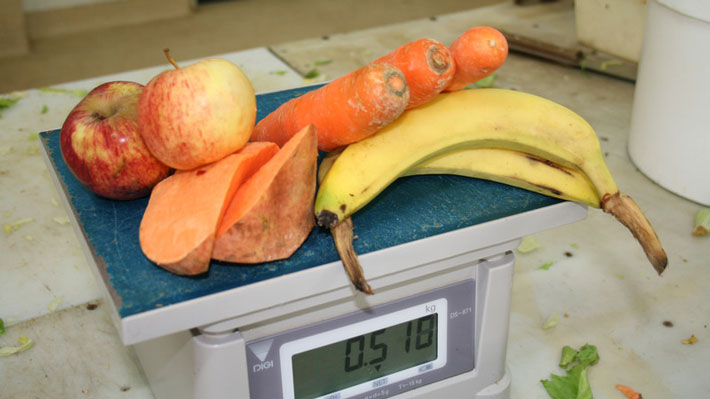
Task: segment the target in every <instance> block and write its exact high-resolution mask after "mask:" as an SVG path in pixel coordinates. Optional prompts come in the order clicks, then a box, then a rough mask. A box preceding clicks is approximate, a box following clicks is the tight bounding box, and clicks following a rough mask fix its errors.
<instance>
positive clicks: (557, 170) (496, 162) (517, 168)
mask: <svg viewBox="0 0 710 399" xmlns="http://www.w3.org/2000/svg"><path fill="white" fill-rule="evenodd" d="M340 153H341V152H339V151H336V152H331V153H329V154H328V155H327V156H326V157H325V158H324V159H323V160H322V161H321V164H320V167H319V168H318V181H319V182H321V181H322V180H323V178H324V177H325V175H326V174H327V172H328V169H329V168H330V167H331V166H332V165H333V162H335V160H336V159H337V157H338V156H339V155H340ZM405 174H406V175H408V176H414V175H426V174H455V175H460V176H467V177H474V178H479V179H486V180H491V181H496V182H499V183H504V184H508V185H511V186H515V187H520V188H523V189H526V190H530V191H535V192H538V193H540V194H544V195H548V196H552V197H557V198H561V199H564V200H568V201H574V202H580V203H583V204H587V205H589V206H593V207H596V208H598V207H599V206H600V201H599V196H598V195H597V192H596V191H595V190H594V187H592V185H591V183H590V182H589V180H587V177H586V176H585V175H584V173H582V172H580V171H579V170H577V169H572V168H567V167H565V166H561V165H557V164H555V163H553V162H550V161H547V160H544V159H541V158H538V157H536V156H534V155H530V154H526V153H523V152H519V151H513V150H505V149H498V148H466V149H462V150H457V151H453V152H450V153H444V154H441V155H439V156H438V157H435V158H432V159H430V160H427V161H424V162H422V163H420V164H418V165H415V166H413V167H412V168H411V169H409V170H408V171H407V172H406V173H405ZM330 231H331V233H332V235H333V241H334V242H335V248H336V249H337V251H338V255H339V256H340V259H341V260H342V262H343V267H344V268H345V271H346V273H347V274H348V277H350V281H352V283H353V286H354V287H355V288H356V289H357V290H358V291H361V292H363V293H365V294H369V295H372V294H374V291H373V290H372V288H371V287H370V284H369V283H368V282H367V279H366V278H365V273H364V271H363V270H362V266H361V265H360V262H359V260H358V258H357V253H356V252H355V248H354V247H353V222H352V219H351V218H350V217H346V218H345V219H344V220H343V221H341V222H340V223H338V224H337V225H335V226H333V227H331V228H330Z"/></svg>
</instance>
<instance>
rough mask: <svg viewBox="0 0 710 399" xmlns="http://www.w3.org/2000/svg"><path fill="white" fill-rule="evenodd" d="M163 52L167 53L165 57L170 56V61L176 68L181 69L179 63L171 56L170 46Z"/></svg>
mask: <svg viewBox="0 0 710 399" xmlns="http://www.w3.org/2000/svg"><path fill="white" fill-rule="evenodd" d="M163 52H164V53H165V57H167V58H168V61H170V63H171V64H173V66H174V67H175V69H180V67H179V66H178V64H177V63H176V62H175V60H174V59H173V57H171V56H170V49H169V48H165V49H163Z"/></svg>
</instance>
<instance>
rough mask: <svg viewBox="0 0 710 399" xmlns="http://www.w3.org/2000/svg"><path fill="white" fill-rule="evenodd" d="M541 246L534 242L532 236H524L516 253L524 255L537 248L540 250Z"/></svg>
mask: <svg viewBox="0 0 710 399" xmlns="http://www.w3.org/2000/svg"><path fill="white" fill-rule="evenodd" d="M541 246H542V245H540V243H539V242H538V241H537V240H535V238H534V237H533V236H525V237H523V239H522V240H521V241H520V245H518V248H517V250H518V252H520V253H521V254H526V253H528V252H532V251H534V250H536V249H538V248H540V247H541Z"/></svg>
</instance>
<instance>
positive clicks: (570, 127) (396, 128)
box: [315, 89, 668, 274]
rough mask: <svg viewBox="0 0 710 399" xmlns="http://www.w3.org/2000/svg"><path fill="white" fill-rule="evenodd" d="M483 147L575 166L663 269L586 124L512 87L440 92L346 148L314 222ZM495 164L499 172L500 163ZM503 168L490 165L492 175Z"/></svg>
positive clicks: (331, 221)
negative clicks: (416, 170)
mask: <svg viewBox="0 0 710 399" xmlns="http://www.w3.org/2000/svg"><path fill="white" fill-rule="evenodd" d="M481 148H494V149H505V150H514V151H518V152H522V153H525V154H530V155H534V156H536V157H538V158H541V159H544V160H548V161H551V162H552V163H554V164H558V165H561V166H563V167H565V168H569V169H572V170H579V171H580V172H581V173H582V174H584V176H585V177H586V179H587V181H588V182H589V184H591V186H592V187H594V190H595V192H596V195H597V198H599V202H598V205H593V206H598V207H600V208H601V209H602V210H604V211H605V212H607V213H610V214H612V215H614V216H615V217H616V218H617V219H618V220H619V221H620V222H621V223H622V224H624V225H625V226H626V227H627V228H629V229H630V230H631V232H632V234H633V235H634V237H635V238H636V239H637V240H638V241H639V242H640V244H641V246H642V247H643V249H644V251H645V252H646V256H647V257H648V259H649V261H650V262H651V264H652V265H653V267H654V268H655V269H656V271H657V272H658V273H659V274H660V273H662V272H663V270H664V269H665V267H666V265H667V263H668V260H667V256H666V254H665V251H664V250H663V248H662V247H661V245H660V241H659V239H658V236H657V235H656V233H655V232H654V230H653V228H652V227H651V224H650V223H649V222H648V220H647V219H646V217H645V216H644V215H643V212H641V210H640V209H639V207H638V205H636V203H635V202H634V201H633V200H632V199H631V198H630V197H628V196H626V195H624V194H621V193H620V192H619V188H618V186H617V184H616V182H615V181H614V178H613V177H612V175H611V173H610V172H609V170H608V168H607V166H606V162H605V161H604V157H603V156H602V154H601V150H600V146H599V141H598V138H597V136H596V133H595V132H594V130H593V129H592V127H591V126H590V125H589V124H588V123H587V122H586V121H585V120H584V119H583V118H582V117H581V116H579V115H578V114H576V113H575V112H573V111H571V110H569V109H567V108H565V107H563V106H562V105H559V104H557V103H555V102H552V101H549V100H546V99H544V98H542V97H538V96H535V95H532V94H527V93H523V92H520V91H513V90H504V89H475V90H464V91H459V92H453V93H445V94H440V95H439V96H437V98H435V99H434V100H432V101H431V102H429V103H428V104H426V105H424V106H421V107H418V108H415V109H412V110H409V111H406V112H405V113H404V114H402V116H400V118H399V119H397V120H396V121H395V122H393V123H392V124H390V125H388V126H386V127H385V128H384V129H382V130H381V131H379V132H378V133H376V134H374V135H372V136H370V137H368V138H366V139H364V140H362V141H359V142H357V143H354V144H351V145H349V146H347V147H346V148H345V149H344V150H343V151H342V153H341V154H339V156H338V158H337V160H336V161H335V162H333V163H332V165H331V167H330V170H329V171H328V173H326V174H325V176H324V177H323V181H322V183H321V186H320V188H319V191H318V194H317V196H316V201H315V213H316V217H317V220H318V224H319V225H321V226H325V227H333V226H335V225H337V224H338V223H339V222H340V221H342V220H344V219H345V218H346V217H348V216H349V215H351V214H352V213H354V212H356V211H357V210H358V209H360V208H361V207H363V206H364V205H365V204H367V203H368V202H369V201H371V200H372V199H373V198H375V197H376V196H377V195H378V194H379V193H380V192H381V191H382V190H383V189H384V188H386V187H387V186H388V185H389V184H390V183H391V182H392V181H394V180H395V179H397V178H398V177H399V176H402V175H405V174H407V173H409V171H410V170H411V169H412V168H413V167H415V166H416V165H418V164H421V163H424V162H426V161H429V160H432V159H435V158H436V157H438V156H440V155H442V154H445V153H451V152H454V151H458V150H463V149H481ZM472 154H475V153H474V152H472ZM495 165H496V166H495V167H496V168H501V170H504V169H505V167H503V166H501V165H500V163H499V162H498V161H496V164H495ZM503 173H504V172H500V171H499V172H495V169H494V174H495V175H498V176H501V175H502V174H503ZM555 181H556V180H555ZM560 192H562V193H564V191H562V190H560ZM592 202H593V201H592ZM593 204H595V202H593Z"/></svg>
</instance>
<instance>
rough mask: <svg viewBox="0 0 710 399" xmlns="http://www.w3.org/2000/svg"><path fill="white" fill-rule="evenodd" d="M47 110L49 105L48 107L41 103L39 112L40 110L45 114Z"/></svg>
mask: <svg viewBox="0 0 710 399" xmlns="http://www.w3.org/2000/svg"><path fill="white" fill-rule="evenodd" d="M47 111H49V107H48V106H47V105H43V106H42V111H40V112H42V113H43V114H46V113H47Z"/></svg>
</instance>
